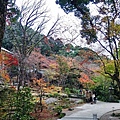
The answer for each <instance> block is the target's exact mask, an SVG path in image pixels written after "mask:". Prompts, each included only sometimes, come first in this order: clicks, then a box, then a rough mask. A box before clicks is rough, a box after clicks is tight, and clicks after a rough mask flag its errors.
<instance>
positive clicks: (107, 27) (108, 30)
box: [59, 0, 120, 91]
mask: <svg viewBox="0 0 120 120" xmlns="http://www.w3.org/2000/svg"><path fill="white" fill-rule="evenodd" d="M89 2H90V1H89V0H88V1H84V0H83V1H82V3H81V1H80V0H77V1H76V0H71V1H69V0H66V1H64V2H63V1H62V0H59V4H60V5H61V7H62V8H63V9H64V10H65V11H67V12H70V11H73V10H75V15H76V16H77V17H79V18H80V19H82V22H81V24H82V30H81V35H82V37H83V38H86V40H87V43H88V44H91V43H95V42H97V43H98V44H99V45H100V46H101V47H102V49H104V50H105V52H106V53H108V54H109V55H110V57H111V58H112V59H113V61H114V62H113V66H114V69H113V70H114V72H113V73H110V72H109V71H108V70H107V68H106V64H105V63H104V61H103V60H102V59H101V60H102V63H103V66H104V72H105V74H107V75H109V76H110V77H111V78H112V80H113V81H115V82H116V83H117V86H118V88H119V91H120V65H119V64H120V57H119V49H120V48H119V47H120V46H119V44H120V41H119V38H120V32H119V31H120V23H119V20H120V19H119V18H120V9H119V7H120V4H119V1H118V0H108V1H106V0H104V1H96V2H95V4H92V3H91V5H94V6H96V14H95V15H94V14H92V13H91V12H90V7H88V6H87V4H88V3H89ZM81 5H83V6H81ZM71 6H72V7H71ZM67 7H68V8H69V9H68V8H67ZM70 8H71V9H70ZM108 62H110V60H108Z"/></svg>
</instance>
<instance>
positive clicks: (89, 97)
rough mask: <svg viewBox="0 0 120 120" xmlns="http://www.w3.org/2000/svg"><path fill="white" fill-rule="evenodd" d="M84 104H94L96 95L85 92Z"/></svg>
mask: <svg viewBox="0 0 120 120" xmlns="http://www.w3.org/2000/svg"><path fill="white" fill-rule="evenodd" d="M86 102H88V103H89V102H90V103H91V104H93V103H96V94H95V92H92V91H88V90H87V91H86Z"/></svg>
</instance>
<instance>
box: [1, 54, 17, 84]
mask: <svg viewBox="0 0 120 120" xmlns="http://www.w3.org/2000/svg"><path fill="white" fill-rule="evenodd" d="M12 65H18V60H17V59H16V58H15V57H13V56H12V55H11V54H9V53H6V52H1V53H0V76H1V77H2V78H4V79H5V80H6V81H7V82H9V81H10V77H9V75H8V73H7V69H8V67H11V66H12Z"/></svg>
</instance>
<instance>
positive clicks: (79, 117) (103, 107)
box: [60, 101, 120, 120]
mask: <svg viewBox="0 0 120 120" xmlns="http://www.w3.org/2000/svg"><path fill="white" fill-rule="evenodd" d="M75 109H77V110H75V112H74V111H73V113H72V114H71V115H68V116H65V117H63V118H62V119H60V120H91V119H92V120H93V114H97V118H100V117H101V116H102V115H103V114H105V113H107V112H109V111H113V110H116V109H120V103H107V102H100V101H98V102H97V104H90V103H87V104H84V105H82V106H78V107H76V108H75Z"/></svg>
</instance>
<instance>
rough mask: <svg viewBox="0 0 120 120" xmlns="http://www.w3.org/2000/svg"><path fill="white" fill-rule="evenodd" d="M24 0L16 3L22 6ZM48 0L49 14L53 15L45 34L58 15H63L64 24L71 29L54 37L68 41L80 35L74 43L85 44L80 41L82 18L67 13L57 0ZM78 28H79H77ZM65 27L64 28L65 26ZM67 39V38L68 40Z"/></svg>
mask: <svg viewBox="0 0 120 120" xmlns="http://www.w3.org/2000/svg"><path fill="white" fill-rule="evenodd" d="M23 1H27V0H16V4H17V6H18V7H19V8H20V7H21V5H22V2H23ZM45 1H46V7H47V9H48V10H49V14H50V16H51V20H50V22H49V23H48V25H47V28H46V30H45V31H44V34H46V33H47V32H48V30H49V28H51V25H52V24H53V23H54V22H55V20H56V19H57V16H58V15H59V16H60V17H62V19H63V20H62V24H63V25H64V27H66V28H69V27H70V29H69V31H66V32H64V33H63V32H62V31H60V33H59V35H58V34H57V35H55V34H54V37H59V38H62V39H65V40H64V42H65V43H66V41H67V40H72V39H74V38H76V36H78V34H79V36H78V37H77V38H76V40H75V42H74V43H75V44H74V45H76V44H77V45H82V46H84V45H83V42H82V44H81V43H80V39H81V37H80V29H81V27H80V19H78V18H77V17H75V16H74V13H70V14H66V13H65V12H64V11H63V10H62V9H61V8H60V6H59V5H57V4H56V3H55V0H45ZM76 28H77V29H76ZM63 29H64V28H63ZM66 39H67V40H66Z"/></svg>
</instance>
